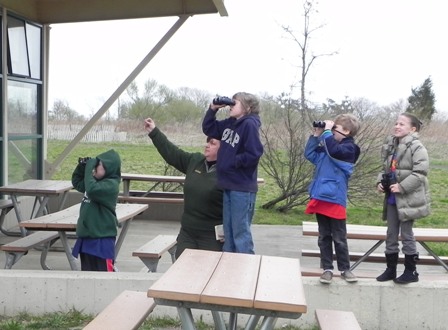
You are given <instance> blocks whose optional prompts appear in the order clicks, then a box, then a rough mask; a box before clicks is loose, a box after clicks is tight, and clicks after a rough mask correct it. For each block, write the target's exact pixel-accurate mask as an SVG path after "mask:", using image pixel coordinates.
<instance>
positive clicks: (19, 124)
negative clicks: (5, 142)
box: [8, 80, 39, 137]
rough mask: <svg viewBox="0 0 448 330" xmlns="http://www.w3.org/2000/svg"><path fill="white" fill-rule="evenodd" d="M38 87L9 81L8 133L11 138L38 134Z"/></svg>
mask: <svg viewBox="0 0 448 330" xmlns="http://www.w3.org/2000/svg"><path fill="white" fill-rule="evenodd" d="M37 91H38V85H36V84H28V83H24V82H18V81H11V80H9V81H8V132H9V136H10V137H11V136H18V135H19V136H20V135H28V136H29V135H30V134H38V133H39V132H38V131H37V127H38V126H37V104H38V102H37Z"/></svg>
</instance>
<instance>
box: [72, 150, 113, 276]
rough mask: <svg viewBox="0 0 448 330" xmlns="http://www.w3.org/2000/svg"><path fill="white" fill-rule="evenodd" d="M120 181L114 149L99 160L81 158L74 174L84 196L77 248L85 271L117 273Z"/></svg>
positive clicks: (79, 220)
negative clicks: (115, 264)
mask: <svg viewBox="0 0 448 330" xmlns="http://www.w3.org/2000/svg"><path fill="white" fill-rule="evenodd" d="M120 181H121V160H120V156H119V155H118V153H117V152H116V151H115V150H113V149H111V150H109V151H106V152H104V153H102V154H100V155H98V156H96V157H95V158H80V161H79V162H78V165H77V166H76V168H75V170H74V172H73V174H72V184H73V187H74V188H75V189H76V190H77V191H79V192H81V193H83V194H84V197H83V199H82V202H81V207H80V210H79V218H78V223H77V227H76V235H77V236H78V239H77V241H76V243H75V246H74V247H73V256H74V257H75V258H77V257H78V255H79V256H80V257H81V270H83V271H108V272H113V271H114V261H115V240H116V237H117V226H118V221H117V217H116V214H115V207H116V204H117V198H118V192H119V186H120Z"/></svg>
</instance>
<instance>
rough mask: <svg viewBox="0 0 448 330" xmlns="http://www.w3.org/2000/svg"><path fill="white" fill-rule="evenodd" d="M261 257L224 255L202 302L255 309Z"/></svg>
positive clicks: (236, 254) (238, 254)
mask: <svg viewBox="0 0 448 330" xmlns="http://www.w3.org/2000/svg"><path fill="white" fill-rule="evenodd" d="M260 260H261V256H260V255H247V254H241V253H223V254H222V257H221V260H220V262H219V264H218V266H217V267H216V270H215V272H214V274H213V276H212V277H211V278H210V281H209V282H208V284H207V287H206V288H205V289H204V291H203V293H202V296H201V300H200V301H201V302H202V303H209V304H217V305H226V306H240V307H249V308H251V307H253V306H254V301H253V300H254V296H255V291H256V289H257V276H254V275H256V274H258V270H259V267H260Z"/></svg>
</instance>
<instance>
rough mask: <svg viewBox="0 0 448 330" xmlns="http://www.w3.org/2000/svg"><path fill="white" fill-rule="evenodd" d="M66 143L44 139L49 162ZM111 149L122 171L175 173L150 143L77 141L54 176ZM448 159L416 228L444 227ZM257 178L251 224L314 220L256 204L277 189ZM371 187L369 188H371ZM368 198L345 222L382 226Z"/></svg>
mask: <svg viewBox="0 0 448 330" xmlns="http://www.w3.org/2000/svg"><path fill="white" fill-rule="evenodd" d="M67 145H68V142H61V141H48V161H49V162H50V163H52V162H53V161H54V160H55V159H56V158H57V157H58V156H59V154H60V153H61V152H62V151H63V150H64V148H65V147H66V146H67ZM111 148H113V149H115V150H116V151H117V152H118V153H119V154H120V156H121V158H122V172H130V173H140V174H159V175H164V174H167V173H168V174H171V175H172V174H175V173H173V172H166V166H165V162H164V160H163V159H162V157H161V156H160V155H159V154H158V152H157V150H156V149H155V148H154V146H153V145H152V144H150V143H80V144H78V145H77V147H76V148H75V150H74V151H73V152H72V153H71V154H69V155H68V157H67V158H66V159H65V160H64V162H63V163H62V164H61V166H60V168H59V169H58V170H57V172H56V173H55V175H54V176H53V178H54V179H59V180H70V179H71V174H72V172H73V170H74V168H75V166H76V164H77V160H78V157H86V156H90V157H92V156H96V155H97V154H100V153H102V152H104V151H106V150H108V149H111ZM184 150H186V151H190V152H202V148H191V147H190V148H184ZM447 169H448V159H446V157H442V159H437V161H435V162H434V164H433V163H432V162H431V170H430V173H429V176H428V178H429V182H430V189H431V198H432V203H431V208H432V213H431V215H430V216H428V217H426V218H423V219H419V220H418V221H416V227H431V228H448V217H447V215H446V210H447V208H448V176H447V175H446V171H447ZM259 177H262V178H264V179H265V184H264V185H262V186H260V189H259V191H258V194H257V209H256V212H255V216H254V223H255V224H272V225H301V224H302V221H314V220H315V217H314V216H313V215H306V214H305V213H304V209H305V206H299V207H296V208H294V209H293V210H291V211H290V212H288V213H280V212H277V211H275V210H272V209H270V210H266V209H262V208H261V207H260V206H261V205H263V204H264V203H266V202H268V201H269V200H271V199H273V198H274V197H276V194H277V193H278V191H279V190H278V188H277V187H276V185H275V183H274V181H273V179H272V178H270V177H269V176H268V175H267V174H266V173H264V172H263V170H262V169H261V168H260V172H259ZM131 188H132V189H135V190H146V189H147V184H145V183H134V184H132V187H131ZM374 189H375V188H373V187H372V191H374ZM372 196H373V197H372V198H370V197H369V198H370V199H369V200H368V201H365V200H352V201H351V203H349V206H348V207H347V214H348V222H349V223H352V224H364V225H384V222H383V221H382V220H381V215H382V198H383V196H382V195H380V194H372ZM430 246H431V247H432V248H434V250H435V251H437V253H439V254H440V255H448V244H445V243H440V244H439V243H438V244H433V243H430Z"/></svg>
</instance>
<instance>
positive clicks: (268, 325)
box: [260, 316, 277, 330]
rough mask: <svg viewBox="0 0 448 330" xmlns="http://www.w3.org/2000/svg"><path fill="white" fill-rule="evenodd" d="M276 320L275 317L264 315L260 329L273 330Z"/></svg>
mask: <svg viewBox="0 0 448 330" xmlns="http://www.w3.org/2000/svg"><path fill="white" fill-rule="evenodd" d="M276 322H277V318H276V317H273V316H266V317H265V318H264V319H263V322H262V323H261V327H260V330H273V329H274V326H275V323H276Z"/></svg>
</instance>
